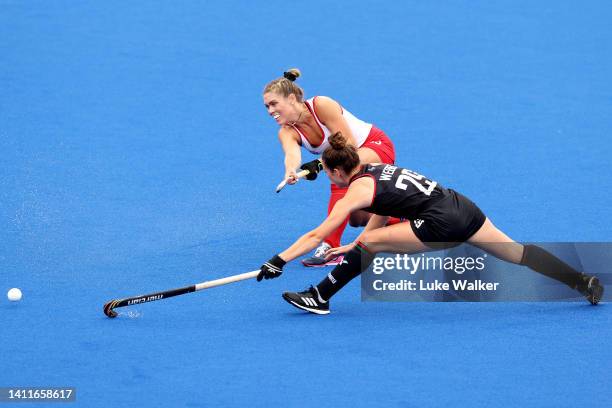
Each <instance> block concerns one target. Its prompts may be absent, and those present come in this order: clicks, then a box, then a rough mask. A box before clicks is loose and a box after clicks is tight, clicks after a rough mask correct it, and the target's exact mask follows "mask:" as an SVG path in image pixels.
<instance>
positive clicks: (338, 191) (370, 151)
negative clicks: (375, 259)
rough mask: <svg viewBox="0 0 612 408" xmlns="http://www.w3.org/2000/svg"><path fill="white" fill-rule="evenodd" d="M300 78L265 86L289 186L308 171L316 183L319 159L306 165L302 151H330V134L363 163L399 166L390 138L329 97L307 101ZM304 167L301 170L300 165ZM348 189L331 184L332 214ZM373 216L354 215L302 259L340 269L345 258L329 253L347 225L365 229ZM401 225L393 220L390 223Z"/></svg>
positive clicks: (290, 75)
mask: <svg viewBox="0 0 612 408" xmlns="http://www.w3.org/2000/svg"><path fill="white" fill-rule="evenodd" d="M299 76H300V71H299V70H298V69H296V68H293V69H290V70H288V71H287V72H285V73H284V75H283V77H282V78H278V79H275V80H273V81H271V82H270V83H268V84H267V85H266V87H265V88H264V92H263V100H264V105H265V107H266V109H267V110H268V114H269V115H270V116H272V117H273V118H274V120H276V122H277V123H278V125H279V126H280V130H279V132H278V137H279V140H280V143H281V145H282V148H283V150H284V153H285V179H287V180H288V184H295V183H296V182H297V181H298V178H297V176H296V171H297V169H298V168H300V169H308V170H310V171H311V174H310V175H309V176H308V177H307V179H309V180H314V179H315V178H316V174H317V173H318V172H319V171H320V169H321V167H320V166H321V165H320V161H319V160H318V159H317V160H314V161H311V162H308V163H305V164H302V155H301V149H300V148H301V147H303V148H305V149H306V150H308V151H309V152H311V153H313V154H317V155H320V154H321V153H323V152H324V151H325V149H327V148H328V147H329V141H328V138H329V136H330V135H331V134H333V133H336V132H342V134H343V135H345V137H346V138H347V140H348V142H349V143H350V144H352V145H353V146H355V147H357V153H358V154H359V159H360V160H361V163H363V164H366V163H387V164H393V163H394V162H395V148H394V146H393V143H392V142H391V140H390V139H389V137H388V136H387V135H386V134H385V133H384V132H383V131H382V130H380V129H378V128H377V127H376V126H373V125H372V124H371V123H367V122H364V121H362V120H361V119H358V118H357V117H355V116H354V115H353V114H351V113H350V112H349V111H347V110H346V109H344V108H343V107H342V106H341V105H340V104H339V103H338V102H336V101H335V100H333V99H332V98H329V97H327V96H314V97H312V98H309V99H307V100H304V91H303V89H302V88H301V87H300V86H298V85H296V84H295V80H296V79H297V78H298V77H299ZM300 165H301V167H300ZM346 191H347V189H346V188H342V187H338V186H336V185H335V184H333V183H332V184H331V196H330V199H329V203H328V208H327V213H328V214H329V213H330V212H331V211H332V209H333V208H334V205H335V204H336V202H338V200H340V199H341V198H342V197H344V195H345V194H346ZM369 218H370V214H367V213H365V212H363V211H358V212H356V213H354V214H351V216H350V217H348V218H347V219H346V220H345V221H344V222H343V223H342V224H341V225H340V226H339V227H338V228H336V229H335V230H334V231H333V232H332V233H331V234H330V235H329V236H327V237H326V238H325V240H324V241H323V242H322V243H321V245H320V246H319V247H318V248H317V249H316V250H315V252H314V255H313V256H312V257H310V258H306V259H304V260H302V263H303V264H304V265H306V266H325V265H336V264H337V263H338V262H339V261H341V259H342V258H341V257H338V258H334V259H331V260H328V261H326V260H325V256H324V254H325V252H326V251H327V250H328V249H329V248H335V247H338V246H340V239H341V237H342V233H343V232H344V229H345V228H346V225H347V223H348V222H350V225H351V226H363V225H365V224H366V223H367V221H368V220H369ZM393 222H397V220H392V221H391V223H393Z"/></svg>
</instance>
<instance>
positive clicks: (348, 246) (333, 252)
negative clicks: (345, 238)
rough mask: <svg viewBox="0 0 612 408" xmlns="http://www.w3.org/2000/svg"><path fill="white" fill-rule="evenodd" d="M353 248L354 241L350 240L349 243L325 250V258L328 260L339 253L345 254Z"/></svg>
mask: <svg viewBox="0 0 612 408" xmlns="http://www.w3.org/2000/svg"><path fill="white" fill-rule="evenodd" d="M353 248H355V243H354V242H351V243H350V244H346V245H342V246H339V247H336V248H330V249H328V250H327V252H325V260H326V261H329V260H330V259H332V258H336V257H337V256H339V255H342V254H346V253H347V252H348V251H350V250H351V249H353Z"/></svg>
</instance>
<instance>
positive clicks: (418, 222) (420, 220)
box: [414, 218, 425, 229]
mask: <svg viewBox="0 0 612 408" xmlns="http://www.w3.org/2000/svg"><path fill="white" fill-rule="evenodd" d="M424 222H425V221H423V220H422V219H420V218H417V219H416V220H414V227H415V228H416V229H419V228H421V225H423V223H424Z"/></svg>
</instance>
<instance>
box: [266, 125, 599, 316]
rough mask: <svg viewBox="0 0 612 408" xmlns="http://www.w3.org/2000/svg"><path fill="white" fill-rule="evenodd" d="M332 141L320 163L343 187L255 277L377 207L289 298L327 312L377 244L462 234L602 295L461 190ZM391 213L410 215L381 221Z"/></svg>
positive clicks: (397, 249)
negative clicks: (363, 159)
mask: <svg viewBox="0 0 612 408" xmlns="http://www.w3.org/2000/svg"><path fill="white" fill-rule="evenodd" d="M329 142H330V145H331V146H330V147H329V148H327V149H326V150H325V152H324V153H323V156H322V159H323V169H324V170H325V172H326V173H327V176H328V177H329V179H330V180H331V181H332V182H333V183H335V184H336V185H338V186H339V187H346V186H348V187H349V188H348V191H347V193H346V195H345V196H344V198H342V199H341V200H340V201H338V203H337V204H336V206H335V207H334V209H333V211H332V212H331V213H330V214H329V216H328V217H327V219H326V220H325V221H324V222H323V223H322V224H321V225H319V226H318V227H317V228H315V229H314V230H312V231H310V232H308V233H306V234H304V235H303V236H302V237H300V238H299V239H298V240H297V241H296V242H295V243H294V244H293V245H291V246H290V247H289V248H287V249H286V250H284V251H283V252H281V253H279V254H278V255H275V256H273V257H272V258H271V259H270V260H269V261H268V262H266V263H265V264H263V265H262V266H261V268H260V269H261V272H260V273H259V276H258V277H257V280H258V281H261V280H262V279H271V278H276V277H278V276H280V275H281V274H282V269H283V266H284V265H285V264H286V263H287V262H289V261H291V260H293V259H295V258H297V257H299V256H301V255H303V254H305V253H307V252H308V251H311V250H312V249H313V248H315V247H316V246H317V245H319V243H320V242H321V241H322V240H323V238H324V237H326V236H327V235H328V234H329V233H330V232H331V231H333V230H334V229H335V228H337V226H338V225H340V224H341V223H342V222H343V221H344V220H345V219H346V217H347V216H348V215H349V214H351V213H352V212H354V211H356V210H365V211H367V212H370V213H372V214H374V215H373V216H372V218H371V219H370V221H369V223H368V224H367V225H366V227H365V228H364V230H363V232H362V233H361V234H360V235H359V237H357V239H356V240H355V242H354V243H353V244H349V245H345V246H343V247H339V248H332V249H330V250H329V251H328V253H327V256H330V257H331V256H338V255H340V254H344V260H345V261H344V262H342V264H340V265H338V266H336V267H335V268H334V270H333V271H331V272H330V273H329V274H328V275H327V276H326V277H325V278H324V279H323V280H322V281H321V282H320V283H319V284H318V285H317V286H311V287H310V289H308V290H306V291H304V292H297V293H294V292H286V293H284V294H283V298H284V299H285V300H286V301H287V302H289V303H291V304H292V305H293V306H295V307H298V308H300V309H303V310H306V311H308V312H311V313H317V314H327V313H329V299H330V298H331V297H332V296H333V295H334V294H335V293H336V292H338V291H339V290H340V289H341V288H342V287H344V285H346V284H347V283H348V282H349V281H351V280H352V279H353V278H355V277H357V276H359V275H360V274H361V272H363V271H364V270H366V269H367V268H368V266H369V265H370V264H371V263H372V261H373V259H374V257H375V255H376V253H378V252H391V253H419V252H426V251H431V250H435V249H441V248H448V247H452V246H456V245H459V244H461V243H462V242H467V243H469V244H471V245H474V246H477V247H479V248H481V249H483V250H485V251H487V252H488V253H490V254H492V255H494V256H495V257H497V258H499V259H502V260H504V261H507V262H511V263H514V264H520V265H525V266H527V267H529V268H531V269H532V270H534V271H536V272H539V273H541V274H543V275H545V276H548V277H549V278H552V279H555V280H557V281H560V282H563V283H565V284H566V285H568V286H569V287H571V288H572V289H576V290H578V291H579V292H580V293H581V294H582V295H584V296H585V297H586V299H587V300H588V301H589V302H591V303H592V304H593V305H596V304H597V303H598V302H599V301H600V300H601V298H602V295H603V286H602V285H600V283H599V280H598V279H597V277H595V276H589V275H586V274H582V273H580V272H578V271H576V270H575V269H573V268H572V267H571V266H569V265H567V264H566V263H565V262H563V261H561V260H560V259H559V258H557V257H555V256H554V255H552V254H550V253H549V252H547V251H545V250H544V249H542V248H540V247H538V246H535V245H522V244H520V243H517V242H515V241H513V240H512V239H510V237H508V236H507V235H506V234H504V233H503V232H502V231H500V230H499V229H497V228H496V227H495V226H494V225H493V223H492V222H491V221H490V220H489V219H488V218H487V217H486V216H485V215H484V214H483V213H482V211H481V210H480V209H479V208H478V207H477V206H476V204H474V203H473V202H472V201H470V200H469V199H468V198H466V197H465V196H463V195H461V194H459V193H458V192H456V191H453V190H451V189H447V188H444V187H442V186H441V185H440V184H438V183H436V182H435V181H432V180H429V179H427V178H426V177H424V176H422V175H420V174H417V173H415V172H413V171H411V170H408V169H404V168H401V167H397V166H393V165H390V164H366V165H361V164H360V162H359V156H358V155H357V152H356V150H355V148H354V147H353V146H351V145H347V144H346V140H345V139H344V138H343V136H342V135H341V134H340V133H339V132H338V133H335V134H333V135H332V136H330V139H329ZM388 217H398V218H405V219H408V220H410V221H407V222H403V223H399V224H395V225H390V226H385V225H386V223H387V219H388ZM502 243H503V245H500V244H502Z"/></svg>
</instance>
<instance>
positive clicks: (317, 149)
mask: <svg viewBox="0 0 612 408" xmlns="http://www.w3.org/2000/svg"><path fill="white" fill-rule="evenodd" d="M305 103H306V107H307V108H308V110H309V111H310V113H311V114H312V116H313V117H314V119H315V121H316V122H317V124H318V125H319V128H320V129H321V133H322V134H323V141H322V142H321V144H319V145H316V146H313V145H312V144H310V141H309V140H308V138H307V137H306V135H304V133H302V132H301V131H300V129H298V128H297V127H296V126H293V125H292V126H293V128H294V129H295V131H296V132H298V134H299V135H300V138H301V139H302V146H304V148H305V149H306V150H308V151H309V152H310V153H313V154H321V153H323V152H324V151H325V149H327V148H328V147H329V140H328V139H329V136H330V135H331V132H330V131H329V129H328V128H326V127H325V125H324V124H323V123H321V121H320V120H319V117H318V116H317V113H316V110H317V106H316V103H317V97H316V96H314V97H312V98H310V99H307V100H306V101H305ZM340 109H342V116H343V117H344V119H345V120H346V122H347V123H348V126H349V128H350V129H351V133H352V134H353V138H354V139H355V142H356V143H357V147H361V145H362V144H363V143H364V142H365V141H366V139H367V138H368V135H369V134H370V130H371V129H372V124H371V123H367V122H364V121H363V120H361V119H358V118H356V117H355V116H354V115H353V114H352V113H351V112H349V111H347V110H346V109H344V108H342V106H341V107H340Z"/></svg>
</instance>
